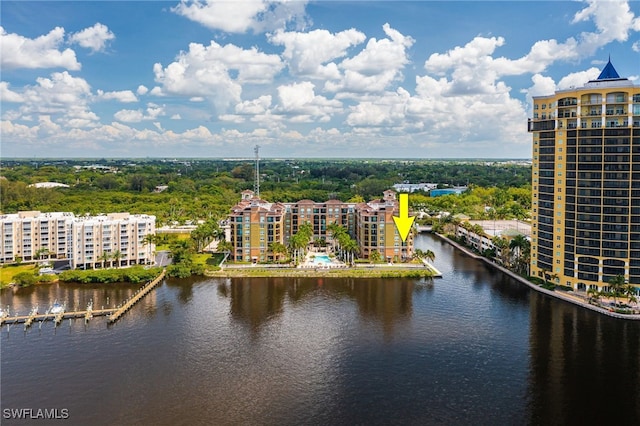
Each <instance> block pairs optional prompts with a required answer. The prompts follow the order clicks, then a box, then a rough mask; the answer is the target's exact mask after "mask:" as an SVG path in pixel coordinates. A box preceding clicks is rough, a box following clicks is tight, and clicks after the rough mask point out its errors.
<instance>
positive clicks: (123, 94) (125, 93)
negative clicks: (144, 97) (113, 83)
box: [97, 90, 138, 103]
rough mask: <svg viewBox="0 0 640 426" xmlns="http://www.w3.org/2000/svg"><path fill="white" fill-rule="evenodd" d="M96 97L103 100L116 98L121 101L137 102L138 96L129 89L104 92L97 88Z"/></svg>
mask: <svg viewBox="0 0 640 426" xmlns="http://www.w3.org/2000/svg"><path fill="white" fill-rule="evenodd" d="M97 93H98V98H99V99H104V100H112V99H113V100H116V101H118V102H122V103H131V102H138V98H137V97H136V95H135V94H134V93H133V92H132V91H131V90H120V91H115V92H104V91H102V90H98V91H97Z"/></svg>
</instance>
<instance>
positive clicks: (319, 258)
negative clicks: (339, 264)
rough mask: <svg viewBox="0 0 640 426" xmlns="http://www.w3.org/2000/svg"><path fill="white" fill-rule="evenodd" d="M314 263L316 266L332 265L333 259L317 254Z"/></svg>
mask: <svg viewBox="0 0 640 426" xmlns="http://www.w3.org/2000/svg"><path fill="white" fill-rule="evenodd" d="M312 262H313V264H314V265H327V264H329V263H331V259H330V258H329V256H327V255H326V254H316V256H315V257H314V258H313V260H312Z"/></svg>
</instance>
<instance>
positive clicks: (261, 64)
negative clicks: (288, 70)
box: [152, 41, 284, 109]
mask: <svg viewBox="0 0 640 426" xmlns="http://www.w3.org/2000/svg"><path fill="white" fill-rule="evenodd" d="M283 66H284V65H283V64H282V62H281V61H280V57H279V56H278V55H270V54H266V53H263V52H260V51H258V50H257V49H256V48H251V49H242V48H240V47H238V46H235V45H233V44H227V45H225V46H221V45H219V44H218V43H216V42H215V41H211V44H210V45H209V46H204V45H202V44H199V43H191V44H190V45H189V51H188V52H181V53H180V54H179V55H178V57H177V58H176V61H175V62H172V63H171V64H169V65H168V66H167V67H165V68H163V67H162V65H161V64H159V63H157V64H155V65H154V67H153V71H154V73H155V79H156V82H158V83H160V84H161V85H162V88H161V90H162V92H163V93H165V92H166V93H170V94H174V95H181V96H186V97H202V96H208V97H210V98H212V101H213V102H214V103H216V105H217V106H218V107H219V108H222V109H224V108H225V107H226V106H227V105H228V104H230V103H237V102H239V101H240V95H241V93H242V84H245V83H252V84H266V83H270V82H272V81H273V78H274V76H275V75H276V74H278V73H279V72H280V70H281V69H282V68H283ZM231 72H234V73H237V77H235V78H233V77H232V76H231ZM154 90H155V88H154ZM152 93H153V90H152Z"/></svg>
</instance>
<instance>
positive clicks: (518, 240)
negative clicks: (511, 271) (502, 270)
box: [509, 234, 531, 275]
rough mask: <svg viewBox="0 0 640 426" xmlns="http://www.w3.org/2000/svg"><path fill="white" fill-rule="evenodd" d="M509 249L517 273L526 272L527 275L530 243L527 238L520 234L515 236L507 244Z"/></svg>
mask: <svg viewBox="0 0 640 426" xmlns="http://www.w3.org/2000/svg"><path fill="white" fill-rule="evenodd" d="M509 248H510V249H511V256H512V258H515V265H516V270H517V271H518V272H519V273H523V272H527V275H528V270H529V260H530V253H531V243H530V242H529V240H527V237H525V236H524V235H522V234H519V235H516V236H515V237H514V238H513V239H512V240H511V241H510V242H509Z"/></svg>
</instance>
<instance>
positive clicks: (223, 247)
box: [218, 240, 233, 253]
mask: <svg viewBox="0 0 640 426" xmlns="http://www.w3.org/2000/svg"><path fill="white" fill-rule="evenodd" d="M231 250H233V244H231V241H226V240H223V241H220V242H219V243H218V252H220V253H226V252H230V251H231Z"/></svg>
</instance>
